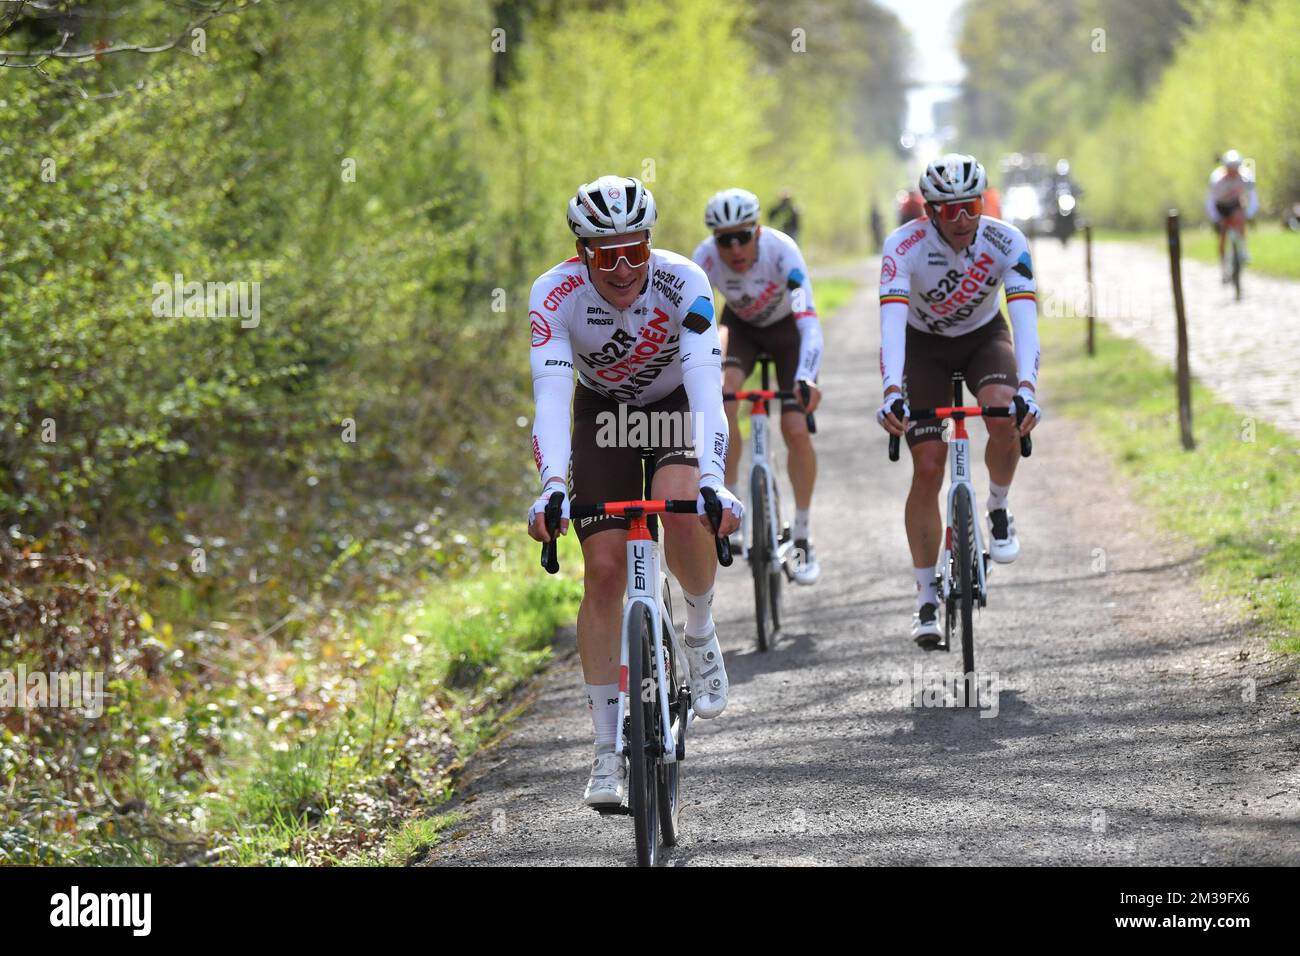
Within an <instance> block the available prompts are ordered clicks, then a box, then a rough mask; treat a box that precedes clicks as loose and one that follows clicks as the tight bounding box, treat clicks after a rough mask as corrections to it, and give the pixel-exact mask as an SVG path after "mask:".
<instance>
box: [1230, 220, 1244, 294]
mask: <svg viewBox="0 0 1300 956" xmlns="http://www.w3.org/2000/svg"><path fill="white" fill-rule="evenodd" d="M1231 238H1232V289H1233V293H1234V294H1235V295H1236V298H1237V301H1238V302H1240V301H1241V259H1242V256H1241V233H1238V232H1234V233H1233V234H1232V237H1231Z"/></svg>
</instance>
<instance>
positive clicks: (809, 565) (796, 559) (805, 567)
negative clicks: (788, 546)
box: [787, 538, 822, 584]
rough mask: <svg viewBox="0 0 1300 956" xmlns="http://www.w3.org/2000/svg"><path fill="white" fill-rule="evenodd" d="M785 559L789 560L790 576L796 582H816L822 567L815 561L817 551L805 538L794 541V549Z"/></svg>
mask: <svg viewBox="0 0 1300 956" xmlns="http://www.w3.org/2000/svg"><path fill="white" fill-rule="evenodd" d="M787 560H788V561H789V562H790V576H791V577H792V578H794V581H795V583H796V584H816V583H817V579H818V578H819V577H821V573H822V568H821V565H820V564H818V563H817V552H816V550H814V548H813V546H812V542H811V541H809V540H808V539H807V538H800V539H798V540H797V541H795V543H794V550H793V551H792V552H790V557H789V558H788V559H787Z"/></svg>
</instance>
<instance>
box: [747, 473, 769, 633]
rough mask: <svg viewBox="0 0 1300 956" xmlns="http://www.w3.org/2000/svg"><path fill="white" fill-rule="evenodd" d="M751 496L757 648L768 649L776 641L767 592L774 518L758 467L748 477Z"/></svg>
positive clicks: (752, 571) (750, 550)
mask: <svg viewBox="0 0 1300 956" xmlns="http://www.w3.org/2000/svg"><path fill="white" fill-rule="evenodd" d="M749 496H750V500H751V501H752V502H753V503H754V513H753V516H752V517H751V519H750V533H751V536H752V543H751V547H750V549H749V569H750V571H751V573H752V574H753V575H754V626H755V628H756V629H757V635H758V649H759V651H760V652H763V651H767V650H768V648H769V647H770V646H771V644H772V643H773V642H772V640H771V638H772V637H773V636H774V634H775V629H769V627H768V615H769V614H770V613H771V598H770V597H769V594H768V591H769V589H770V588H771V585H772V575H771V574H770V573H769V570H768V565H769V563H770V562H771V557H770V556H769V555H768V550H769V548H768V540H767V539H768V533H769V529H770V528H771V519H770V517H769V516H768V513H767V509H768V501H767V485H766V483H765V482H764V481H763V474H762V472H760V471H758V470H755V471H754V472H753V473H752V474H751V476H750V480H749Z"/></svg>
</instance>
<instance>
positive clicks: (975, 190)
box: [921, 153, 988, 203]
mask: <svg viewBox="0 0 1300 956" xmlns="http://www.w3.org/2000/svg"><path fill="white" fill-rule="evenodd" d="M987 185H988V180H987V179H986V177H985V175H984V167H983V166H981V165H980V164H979V161H978V160H976V159H975V157H974V156H967V155H966V154H965V153H949V154H948V155H946V156H940V157H939V158H938V159H936V160H935V161H934V162H932V163H931V164H930V165H929V166H927V167H925V172H923V173H922V174H921V195H922V196H924V197H925V199H926V201H927V202H933V203H945V202H956V201H957V200H959V199H977V198H979V197H980V196H982V195H983V194H984V190H985V188H986V187H987Z"/></svg>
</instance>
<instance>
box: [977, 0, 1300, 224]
mask: <svg viewBox="0 0 1300 956" xmlns="http://www.w3.org/2000/svg"><path fill="white" fill-rule="evenodd" d="M958 47H959V51H960V54H961V57H962V59H963V61H964V62H965V64H966V66H967V69H968V75H967V79H966V82H965V85H964V88H963V94H962V99H961V104H960V106H961V108H960V110H959V116H960V120H959V122H960V125H961V127H962V129H963V130H964V131H966V132H967V133H968V134H970V135H971V137H972V139H973V140H974V141H976V142H979V143H980V144H981V145H982V146H983V148H984V149H985V150H986V151H988V152H1006V151H1012V150H1014V151H1018V152H1044V153H1047V154H1048V155H1049V157H1050V158H1051V159H1052V160H1054V159H1055V158H1056V157H1057V156H1064V157H1067V158H1069V159H1070V160H1071V162H1072V164H1073V167H1074V169H1073V172H1074V175H1075V176H1077V177H1078V179H1079V180H1080V181H1081V182H1082V183H1083V184H1084V186H1085V187H1086V188H1087V189H1088V195H1087V200H1086V205H1087V214H1088V216H1089V218H1091V219H1093V220H1094V221H1096V222H1101V223H1106V224H1109V225H1115V226H1124V227H1139V226H1141V227H1146V228H1151V227H1152V224H1153V223H1158V221H1159V217H1160V216H1161V215H1163V212H1164V210H1165V209H1167V208H1169V207H1171V206H1178V207H1181V208H1182V209H1184V210H1187V211H1192V212H1193V214H1195V211H1197V210H1199V209H1200V208H1201V204H1202V200H1203V196H1204V191H1205V183H1206V180H1207V179H1208V176H1209V173H1210V170H1211V169H1212V168H1213V167H1214V165H1215V164H1216V163H1217V157H1218V156H1219V155H1220V154H1222V153H1223V151H1224V150H1226V149H1228V148H1236V149H1239V150H1240V151H1241V152H1242V153H1243V154H1245V155H1246V156H1248V157H1251V158H1253V159H1254V161H1255V164H1256V174H1257V177H1258V179H1259V182H1260V192H1261V199H1262V200H1263V201H1264V204H1265V208H1266V210H1268V211H1275V210H1279V209H1281V208H1282V207H1283V205H1284V204H1285V205H1287V206H1289V204H1290V203H1291V202H1294V201H1296V200H1298V199H1300V190H1298V189H1297V186H1296V185H1295V184H1296V183H1297V182H1300V180H1298V179H1297V173H1300V121H1298V120H1297V114H1296V111H1295V109H1293V108H1292V106H1291V105H1290V104H1292V103H1293V101H1294V98H1295V96H1296V94H1297V92H1300V6H1297V4H1295V3H1294V2H1288V0H1143V2H1141V3H1131V2H1128V0H1054V2H1048V0H989V2H981V3H974V2H973V0H972V2H968V3H967V4H966V6H965V9H964V16H963V20H962V25H961V33H960V38H959V41H958Z"/></svg>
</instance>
